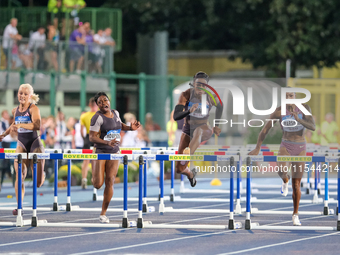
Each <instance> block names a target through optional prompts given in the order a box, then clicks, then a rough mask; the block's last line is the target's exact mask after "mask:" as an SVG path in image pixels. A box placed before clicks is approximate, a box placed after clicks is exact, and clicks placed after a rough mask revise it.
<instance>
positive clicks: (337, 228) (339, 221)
mask: <svg viewBox="0 0 340 255" xmlns="http://www.w3.org/2000/svg"><path fill="white" fill-rule="evenodd" d="M336 230H337V231H340V220H338V221H337V223H336Z"/></svg>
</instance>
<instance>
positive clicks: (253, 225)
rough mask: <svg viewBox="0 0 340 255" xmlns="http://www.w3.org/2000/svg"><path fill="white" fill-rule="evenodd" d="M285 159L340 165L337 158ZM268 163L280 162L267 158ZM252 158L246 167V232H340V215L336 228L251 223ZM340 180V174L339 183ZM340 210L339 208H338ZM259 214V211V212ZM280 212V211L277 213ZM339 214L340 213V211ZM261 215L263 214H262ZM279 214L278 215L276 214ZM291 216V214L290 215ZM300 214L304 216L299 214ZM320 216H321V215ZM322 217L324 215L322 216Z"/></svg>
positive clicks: (265, 212)
mask: <svg viewBox="0 0 340 255" xmlns="http://www.w3.org/2000/svg"><path fill="white" fill-rule="evenodd" d="M285 158H292V160H291V161H293V160H294V161H298V162H338V163H339V164H340V158H338V157H337V158H335V157H317V156H314V157H310V158H308V157H285ZM264 160H266V161H280V160H278V159H277V158H273V157H272V158H267V159H264ZM252 161H253V160H252V156H249V157H247V159H246V165H247V168H248V169H249V171H247V206H246V207H247V209H246V220H245V229H246V230H253V229H259V230H314V231H315V230H319V231H340V214H338V220H337V226H336V227H319V226H302V227H301V226H260V224H259V223H251V219H250V215H251V214H253V213H254V212H253V211H251V200H250V196H251V189H250V187H251V186H250V185H251V183H250V178H251V171H250V168H251V164H252ZM339 180H340V173H339V172H338V181H339ZM338 184H339V185H340V183H338ZM338 192H339V193H338V194H339V195H340V186H338ZM339 195H338V201H339V200H340V196H339ZM338 210H339V208H338ZM258 212H259V211H258ZM263 212H264V214H270V213H267V212H268V211H262V213H263ZM276 212H278V211H276ZM338 212H339V211H338ZM255 213H256V212H255ZM260 213H261V212H260ZM275 214H278V213H275ZM290 214H291V213H290ZM299 214H302V213H301V212H299ZM306 215H315V214H306ZM319 215H320V214H319ZM321 215H322V214H321Z"/></svg>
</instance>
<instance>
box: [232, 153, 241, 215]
mask: <svg viewBox="0 0 340 255" xmlns="http://www.w3.org/2000/svg"><path fill="white" fill-rule="evenodd" d="M237 154H238V155H239V157H240V159H239V161H238V162H237V183H236V185H237V194H236V208H235V213H236V214H241V213H242V207H241V183H242V179H241V165H242V159H241V154H240V153H237ZM230 192H231V189H230ZM230 194H231V193H230Z"/></svg>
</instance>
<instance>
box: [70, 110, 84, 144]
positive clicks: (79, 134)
mask: <svg viewBox="0 0 340 255" xmlns="http://www.w3.org/2000/svg"><path fill="white" fill-rule="evenodd" d="M84 113H85V112H82V113H81V114H84ZM72 136H73V139H72V149H83V147H84V138H83V137H85V136H86V128H85V126H82V125H81V124H80V120H76V124H75V125H74V130H73V132H72Z"/></svg>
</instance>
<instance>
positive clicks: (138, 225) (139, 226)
mask: <svg viewBox="0 0 340 255" xmlns="http://www.w3.org/2000/svg"><path fill="white" fill-rule="evenodd" d="M137 228H143V218H138V219H137Z"/></svg>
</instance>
